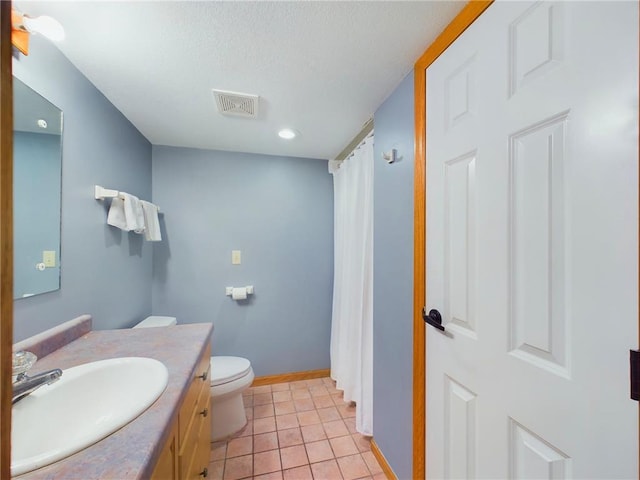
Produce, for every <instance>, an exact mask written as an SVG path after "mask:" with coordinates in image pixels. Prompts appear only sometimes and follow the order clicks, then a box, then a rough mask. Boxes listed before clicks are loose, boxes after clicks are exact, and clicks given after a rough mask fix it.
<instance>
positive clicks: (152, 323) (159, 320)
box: [133, 315, 178, 328]
mask: <svg viewBox="0 0 640 480" xmlns="http://www.w3.org/2000/svg"><path fill="white" fill-rule="evenodd" d="M177 323H178V322H177V321H176V317H159V316H157V315H152V316H150V317H147V318H145V319H144V320H143V321H141V322H140V323H138V324H137V325H134V326H133V328H149V327H171V326H173V325H175V324H177Z"/></svg>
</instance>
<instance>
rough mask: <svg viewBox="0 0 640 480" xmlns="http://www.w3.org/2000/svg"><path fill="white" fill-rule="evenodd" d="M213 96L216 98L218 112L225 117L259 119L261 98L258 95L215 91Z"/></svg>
mask: <svg viewBox="0 0 640 480" xmlns="http://www.w3.org/2000/svg"><path fill="white" fill-rule="evenodd" d="M213 96H214V97H215V98H216V105H218V111H219V112H220V113H222V114H223V115H234V116H236V117H247V118H258V100H259V98H260V97H259V96H258V95H248V94H246V93H238V92H225V91H224V90H215V89H214V90H213Z"/></svg>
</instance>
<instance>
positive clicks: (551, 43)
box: [509, 2, 564, 95]
mask: <svg viewBox="0 0 640 480" xmlns="http://www.w3.org/2000/svg"><path fill="white" fill-rule="evenodd" d="M562 10H563V6H562V4H560V3H546V2H544V3H543V2H539V3H535V4H534V5H533V6H532V7H531V8H529V9H528V10H527V11H526V12H524V13H523V14H522V15H521V16H520V17H518V18H517V19H516V20H515V21H514V22H513V23H512V24H511V25H510V26H509V57H510V68H509V74H510V78H509V84H510V94H511V95H513V94H515V93H516V91H517V90H518V89H520V88H521V87H522V86H523V85H525V84H526V83H528V82H530V81H531V80H533V79H535V78H537V77H539V76H541V75H544V74H546V73H547V72H549V71H550V70H552V69H554V68H556V67H557V66H558V65H560V64H561V63H562V60H563V56H564V52H563V48H564V47H563V33H564V25H563V11H562Z"/></svg>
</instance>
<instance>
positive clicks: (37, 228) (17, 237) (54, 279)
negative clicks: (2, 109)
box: [13, 77, 62, 299]
mask: <svg viewBox="0 0 640 480" xmlns="http://www.w3.org/2000/svg"><path fill="white" fill-rule="evenodd" d="M13 112H14V116H13V118H14V124H13V241H14V246H13V248H14V256H13V275H14V277H13V279H14V280H13V281H14V287H13V298H14V299H19V298H26V297H30V296H33V295H37V294H40V293H46V292H51V291H53V290H58V289H59V288H60V203H61V202H60V197H61V178H62V111H61V110H60V109H59V108H58V107H56V106H55V105H53V104H52V103H51V102H49V101H48V100H47V99H46V98H44V97H42V96H41V95H39V94H38V93H36V92H35V91H33V90H32V89H31V88H29V87H28V86H27V85H25V84H24V83H23V82H21V81H20V80H18V79H17V78H15V77H14V79H13Z"/></svg>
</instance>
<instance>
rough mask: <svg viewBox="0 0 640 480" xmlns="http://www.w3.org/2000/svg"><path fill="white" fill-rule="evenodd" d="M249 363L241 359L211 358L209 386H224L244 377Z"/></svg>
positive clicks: (248, 370)
mask: <svg viewBox="0 0 640 480" xmlns="http://www.w3.org/2000/svg"><path fill="white" fill-rule="evenodd" d="M250 371H251V362H250V361H249V360H247V359H246V358H241V357H211V386H212V387H215V386H217V385H224V384H225V383H229V382H233V381H234V380H237V379H239V378H242V377H244V376H245V375H247V374H248V373H249V372H250Z"/></svg>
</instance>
